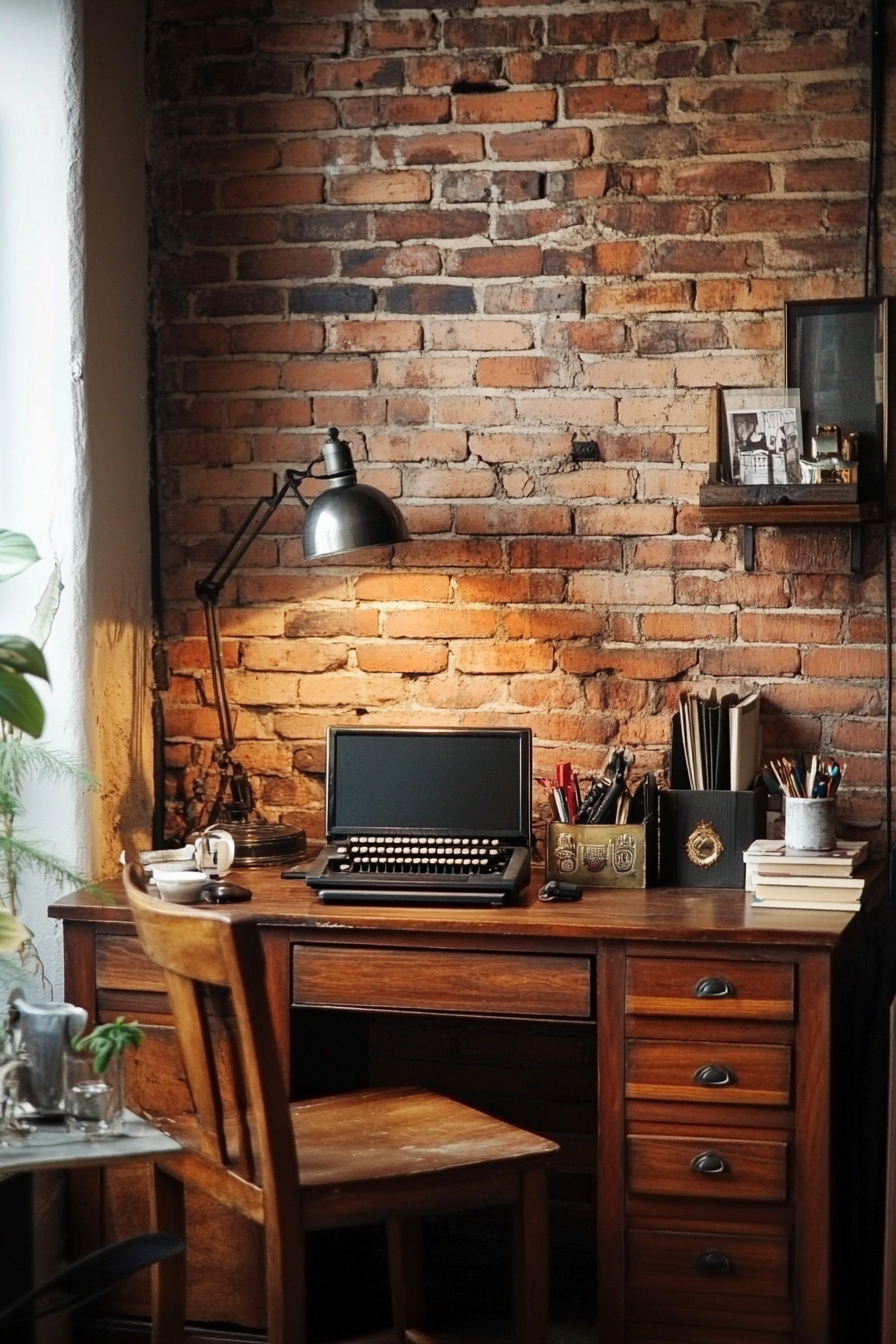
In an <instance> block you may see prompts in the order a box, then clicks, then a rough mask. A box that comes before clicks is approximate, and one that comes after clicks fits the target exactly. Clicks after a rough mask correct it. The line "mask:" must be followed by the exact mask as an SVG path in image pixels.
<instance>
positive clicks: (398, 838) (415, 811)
mask: <svg viewBox="0 0 896 1344" xmlns="http://www.w3.org/2000/svg"><path fill="white" fill-rule="evenodd" d="M326 778H327V814H326V817H327V845H326V847H325V848H324V849H323V850H322V851H321V853H320V854H319V855H318V857H317V859H316V860H315V861H314V863H313V864H312V865H311V867H310V868H309V870H308V872H307V874H306V876H305V881H306V882H307V884H308V886H309V887H311V888H312V889H313V890H314V891H316V892H317V893H318V896H319V898H320V900H321V901H323V902H325V903H329V904H333V903H342V904H347V903H350V904H380V905H403V904H417V905H504V904H505V903H506V902H507V901H508V900H510V899H511V898H512V897H513V896H514V895H516V893H517V892H519V891H520V890H522V888H523V887H525V886H526V884H527V882H528V881H529V876H530V846H531V840H532V834H531V827H532V732H531V730H530V729H528V728H419V729H418V728H329V729H328V730H327V767H326Z"/></svg>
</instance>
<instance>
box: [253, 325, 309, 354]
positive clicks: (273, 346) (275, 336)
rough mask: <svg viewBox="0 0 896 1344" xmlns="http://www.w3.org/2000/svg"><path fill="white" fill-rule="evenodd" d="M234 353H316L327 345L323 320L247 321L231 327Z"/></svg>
mask: <svg viewBox="0 0 896 1344" xmlns="http://www.w3.org/2000/svg"><path fill="white" fill-rule="evenodd" d="M230 348H231V349H232V350H233V352H234V354H284V355H286V354H296V355H306V354H307V355H314V354H318V353H319V352H320V351H321V350H323V348H324V328H323V324H322V323H321V322H246V323H240V325H239V326H235V327H231V328H230Z"/></svg>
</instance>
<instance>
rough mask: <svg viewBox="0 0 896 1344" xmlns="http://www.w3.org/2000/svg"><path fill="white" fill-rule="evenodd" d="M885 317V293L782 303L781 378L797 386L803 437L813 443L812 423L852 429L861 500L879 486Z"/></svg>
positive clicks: (882, 475) (885, 407)
mask: <svg viewBox="0 0 896 1344" xmlns="http://www.w3.org/2000/svg"><path fill="white" fill-rule="evenodd" d="M891 321H892V302H891V300H890V299H889V298H887V297H882V298H881V297H878V298H861V299H824V300H818V299H799V300H791V301H790V302H788V303H785V305H784V327H785V345H784V368H785V382H786V383H787V386H788V387H796V388H799V391H800V406H801V414H802V421H803V442H804V443H810V442H811V440H812V436H813V435H814V434H815V432H816V427H817V426H818V425H828V424H835V425H839V426H840V429H841V430H842V431H843V432H847V431H849V430H854V431H856V432H857V433H858V435H859V452H858V461H859V473H858V477H859V478H858V498H859V499H860V500H874V499H880V498H881V494H882V492H883V490H884V487H885V479H886V465H887V461H888V440H889V423H888V422H889V389H890V380H891V377H892V358H893V343H892V339H891V330H890V327H891Z"/></svg>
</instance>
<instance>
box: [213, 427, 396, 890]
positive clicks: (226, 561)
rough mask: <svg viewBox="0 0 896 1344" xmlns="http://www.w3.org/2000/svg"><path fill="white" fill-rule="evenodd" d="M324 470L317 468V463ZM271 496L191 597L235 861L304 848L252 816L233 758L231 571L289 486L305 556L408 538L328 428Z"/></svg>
mask: <svg viewBox="0 0 896 1344" xmlns="http://www.w3.org/2000/svg"><path fill="white" fill-rule="evenodd" d="M321 462H322V463H323V466H324V469H323V471H322V472H320V473H315V472H314V468H315V467H316V466H317V465H318V463H321ZM309 477H313V478H314V479H315V480H325V481H326V482H327V488H326V489H325V490H323V491H322V492H321V493H320V494H319V495H318V496H317V498H316V499H314V500H312V501H311V503H310V504H309V502H308V500H306V499H305V498H303V496H302V493H301V491H300V489H299V486H300V485H301V484H302V483H303V481H305V480H307V479H308V478H309ZM274 484H275V490H274V493H273V494H272V495H266V496H262V498H261V499H259V500H257V501H256V503H255V504H254V505H253V507H252V509H251V510H250V512H249V514H248V516H247V517H246V519H245V521H244V522H243V524H242V526H241V527H240V528H239V529H238V530H237V532H236V533H235V535H234V536H233V537H232V538H231V540H230V542H229V543H228V545H227V546H226V548H225V549H224V552H223V554H222V555H221V557H220V558H219V560H218V561H217V562H216V564H215V565H214V567H213V568H212V570H211V571H210V573H209V574H208V575H207V576H206V577H205V578H204V579H200V580H199V582H198V583H197V584H196V596H197V597H198V599H199V601H200V602H201V603H202V609H203V611H204V612H205V629H206V634H207V636H208V647H209V655H210V660H211V673H212V688H213V690H214V696H215V706H216V708H217V711H218V723H219V725H220V729H221V742H222V747H223V750H222V752H221V755H220V758H219V760H220V766H221V775H220V782H219V785H218V792H217V795H216V797H215V800H214V803H213V804H212V808H211V811H210V813H209V824H214V823H215V822H217V821H221V822H222V824H223V825H225V826H226V827H227V829H228V830H229V831H230V832H231V833H232V835H233V838H234V841H235V843H236V853H237V858H236V860H235V863H236V864H238V865H239V864H242V865H248V864H256V863H280V862H282V861H284V860H286V859H289V858H292V857H295V856H296V855H297V854H299V853H301V851H302V850H303V849H304V848H305V835H304V832H302V831H300V830H297V829H296V828H295V827H291V826H285V825H282V824H279V823H276V824H275V823H269V822H253V821H252V820H251V817H252V813H253V812H254V810H255V800H254V798H253V795H252V786H251V784H250V782H249V779H248V776H247V775H246V774H245V773H244V771H243V767H242V766H241V765H240V763H239V762H238V761H237V760H235V759H234V757H233V755H232V753H233V748H234V745H235V739H234V733H233V720H232V717H231V713H230V704H229V702H228V699H227V690H226V687H225V684H224V663H223V659H222V656H221V631H220V625H219V621H218V598H219V597H220V595H221V590H222V588H223V587H224V585H225V583H226V582H227V580H228V579H229V578H230V575H231V574H232V573H233V571H234V570H235V569H236V567H237V565H238V564H239V563H240V561H241V560H242V558H243V556H244V555H245V554H246V551H247V550H248V549H249V547H250V546H251V545H252V542H253V541H254V540H255V538H256V537H257V536H258V534H259V532H261V530H262V528H263V527H264V526H265V524H266V523H267V522H268V520H269V518H271V516H272V515H273V514H274V513H276V511H277V509H278V508H279V506H280V504H281V503H282V502H283V500H284V499H285V498H286V496H287V495H288V494H290V492H291V493H292V494H294V495H295V497H296V499H297V500H298V501H299V503H300V504H301V506H302V508H303V509H304V510H305V521H304V526H303V529H302V546H303V548H304V553H305V559H306V560H317V559H321V558H323V557H325V556H330V555H345V554H346V553H347V552H349V551H356V550H360V549H362V547H365V546H390V545H393V544H394V543H395V542H397V541H407V540H408V529H407V524H406V522H405V520H404V518H403V517H402V515H401V513H400V511H399V510H398V508H397V507H396V506H395V505H394V504H393V503H392V501H391V499H389V498H387V496H386V495H384V494H383V493H382V491H381V490H376V489H374V487H373V486H370V485H359V484H358V477H357V475H356V472H355V466H354V463H353V461H352V454H351V449H350V448H349V446H348V444H347V443H346V442H345V441H344V440H342V439H340V437H339V431H338V430H336V429H331V430H330V432H329V437H328V438H327V441H326V443H325V444H324V446H323V450H322V452H321V455H320V457H316V458H315V459H314V461H313V462H311V463H310V464H309V465H308V466H307V467H306V468H305V469H304V470H302V471H296V470H294V469H292V468H291V469H289V470H288V471H287V472H286V475H285V478H284V480H283V484H282V485H281V486H280V488H279V489H277V488H276V480H275V483H274Z"/></svg>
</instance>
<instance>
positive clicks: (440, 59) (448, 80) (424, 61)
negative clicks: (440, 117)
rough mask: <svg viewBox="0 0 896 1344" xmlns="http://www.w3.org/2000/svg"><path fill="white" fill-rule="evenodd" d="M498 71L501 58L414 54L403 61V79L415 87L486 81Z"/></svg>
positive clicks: (436, 86)
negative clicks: (413, 56) (416, 55)
mask: <svg viewBox="0 0 896 1344" xmlns="http://www.w3.org/2000/svg"><path fill="white" fill-rule="evenodd" d="M500 73H501V57H500V56H498V55H497V54H494V55H491V54H485V53H482V52H477V53H476V55H474V56H442V55H438V56H418V57H416V58H411V59H409V60H407V61H406V62H405V78H406V80H407V82H408V84H410V85H411V87H412V88H415V89H434V88H448V87H450V86H451V85H453V84H487V83H488V82H489V80H492V79H495V78H496V77H497V76H498V75H499V74H500Z"/></svg>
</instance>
